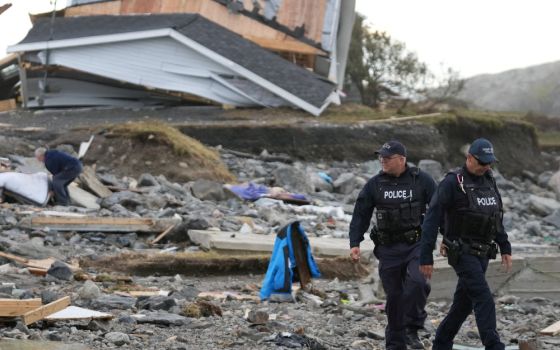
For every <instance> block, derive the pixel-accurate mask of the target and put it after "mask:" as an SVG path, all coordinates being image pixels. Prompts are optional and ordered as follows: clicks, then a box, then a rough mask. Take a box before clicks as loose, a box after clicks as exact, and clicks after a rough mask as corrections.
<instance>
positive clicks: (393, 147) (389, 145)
mask: <svg viewBox="0 0 560 350" xmlns="http://www.w3.org/2000/svg"><path fill="white" fill-rule="evenodd" d="M375 154H378V155H380V156H381V157H390V156H392V155H393V154H399V155H401V156H403V157H406V147H404V145H403V144H402V143H400V142H399V141H389V142H385V143H384V144H383V146H381V148H380V149H378V150H377V151H375Z"/></svg>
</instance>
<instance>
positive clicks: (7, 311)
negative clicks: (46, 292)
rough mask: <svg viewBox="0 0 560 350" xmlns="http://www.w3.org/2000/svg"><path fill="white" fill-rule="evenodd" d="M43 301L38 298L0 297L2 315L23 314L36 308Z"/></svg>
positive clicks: (0, 313) (0, 312)
mask: <svg viewBox="0 0 560 350" xmlns="http://www.w3.org/2000/svg"><path fill="white" fill-rule="evenodd" d="M42 304H43V303H42V302H41V299H40V298H37V299H23V300H21V299H0V316H1V317H13V316H21V315H23V314H25V313H27V312H29V311H32V310H35V309H37V308H38V307H40V306H41V305H42Z"/></svg>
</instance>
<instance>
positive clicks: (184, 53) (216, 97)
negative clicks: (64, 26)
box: [40, 38, 262, 106]
mask: <svg viewBox="0 0 560 350" xmlns="http://www.w3.org/2000/svg"><path fill="white" fill-rule="evenodd" d="M40 56H41V58H42V60H43V61H44V52H43V53H41V55H40ZM49 63H50V64H56V65H61V66H66V67H70V68H73V69H77V70H80V71H84V72H88V73H91V74H95V75H99V76H103V77H107V78H111V79H115V80H120V81H124V82H128V83H132V84H137V85H142V86H146V87H149V88H157V89H162V90H170V91H180V92H184V93H189V94H192V95H196V96H200V97H203V98H207V99H209V100H213V101H216V102H218V103H223V104H232V105H236V106H254V105H262V103H259V102H257V101H256V100H255V99H254V98H251V97H249V96H248V95H246V94H244V93H243V92H242V91H240V90H238V89H232V87H231V86H228V85H227V84H226V85H224V84H223V83H221V82H220V81H217V80H216V79H213V78H212V77H213V76H215V75H228V76H236V77H238V78H239V79H243V78H242V77H240V76H239V75H238V74H237V73H235V72H233V71H232V70H230V69H228V68H227V67H223V66H221V65H219V64H217V63H216V62H214V61H211V60H209V59H207V58H206V57H204V56H202V55H200V54H198V53H197V52H195V51H193V50H191V49H189V48H187V47H185V46H184V45H182V44H180V43H178V42H177V41H175V40H173V39H171V38H154V39H146V40H134V41H129V42H121V43H108V44H99V45H89V46H82V47H70V48H60V49H53V50H50V51H49Z"/></svg>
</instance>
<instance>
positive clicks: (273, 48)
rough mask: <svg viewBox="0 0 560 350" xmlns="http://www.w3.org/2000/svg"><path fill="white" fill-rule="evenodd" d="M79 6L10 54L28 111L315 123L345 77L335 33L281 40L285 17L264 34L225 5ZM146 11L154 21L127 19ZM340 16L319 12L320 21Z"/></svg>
mask: <svg viewBox="0 0 560 350" xmlns="http://www.w3.org/2000/svg"><path fill="white" fill-rule="evenodd" d="M319 1H322V2H323V3H324V4H331V6H332V5H333V4H338V5H340V1H341V0H311V2H319ZM84 2H85V3H87V4H85V5H81V6H74V7H70V8H67V9H65V13H64V14H63V15H64V17H54V19H53V18H48V17H46V16H45V17H39V18H37V19H36V20H35V23H34V26H33V28H32V29H31V30H30V32H29V33H28V35H27V36H26V37H25V38H24V39H23V40H22V41H21V42H20V43H18V44H16V45H14V46H11V47H9V48H8V51H9V52H14V53H18V54H19V55H20V78H21V81H22V93H21V95H22V101H23V105H24V106H25V107H30V108H34V107H60V106H134V105H147V104H162V103H173V102H179V101H180V102H185V101H195V102H206V103H214V104H222V105H232V106H238V107H249V106H264V107H278V106H291V107H296V108H301V109H303V110H305V111H307V112H309V113H311V114H313V115H319V114H320V113H321V112H322V111H323V110H324V109H325V108H326V107H327V106H328V105H329V104H330V103H339V92H338V88H339V87H340V86H341V83H342V82H341V81H340V79H342V78H341V77H343V72H344V69H343V67H342V68H340V66H341V65H340V64H339V63H338V62H339V61H337V60H336V59H335V60H333V57H336V56H337V52H342V51H345V50H344V49H341V50H336V49H335V47H336V44H337V43H336V40H335V38H336V35H333V34H332V33H329V34H328V35H326V36H325V35H319V34H320V33H319V32H318V31H317V30H316V29H315V30H314V31H313V33H315V34H314V35H315V38H316V39H317V38H322V39H324V40H325V43H324V45H322V44H319V43H317V42H314V41H313V40H311V39H310V38H307V37H305V36H302V37H301V38H299V39H295V38H294V37H293V36H290V35H288V34H286V33H282V32H281V31H280V30H284V31H288V32H289V31H290V30H291V29H290V26H289V25H292V27H293V23H292V24H290V23H288V22H289V21H288V22H286V19H289V18H290V17H289V16H284V17H285V18H286V19H284V21H285V22H286V23H283V22H277V21H276V17H274V18H273V21H272V23H273V25H265V24H263V23H261V22H263V21H262V18H261V17H262V16H260V15H258V14H257V12H256V11H252V12H250V13H246V14H245V15H239V14H231V13H230V12H231V11H230V10H229V9H228V8H229V7H230V5H231V4H228V7H226V6H224V4H223V3H224V2H225V3H227V1H223V0H220V1H216V0H189V1H179V2H176V1H175V2H172V1H169V0H158V1H154V2H149V3H147V2H137V1H134V0H114V1H102V2H98V1H97V2H95V1H93V2H95V3H92V1H84ZM232 3H233V2H232ZM254 3H255V4H256V2H254ZM148 4H151V5H150V6H151V7H150V6H148ZM154 4H156V5H158V4H159V5H158V6H159V7H158V8H156V7H155V5H154ZM166 4H167V5H166ZM172 4H174V7H173V6H171V5H172ZM177 4H188V6H187V5H185V6H183V8H181V9H182V10H188V8H187V7H189V6H190V7H191V8H192V9H191V10H193V11H194V12H195V13H174V14H165V12H166V11H169V10H177V8H176V7H177ZM96 6H97V7H96ZM100 6H102V7H100ZM107 6H110V7H107ZM117 6H118V7H117ZM142 6H143V7H146V6H148V7H150V8H146V9H144V10H146V11H155V12H160V13H159V14H154V13H142V14H131V13H134V11H135V10H142ZM166 6H167V7H166ZM170 6H171V7H170ZM193 6H194V7H193ZM196 6H198V7H196ZM353 6H354V5H353V2H352V6H351V9H352V11H353ZM195 7H196V8H195ZM103 9H105V10H103ZM107 9H108V10H107ZM165 9H167V10H165ZM181 9H180V10H181ZM240 9H241V11H245V12H247V11H246V10H243V7H242V6H241V7H240ZM339 10H340V9H331V10H329V11H326V8H325V9H324V13H331V14H336V13H338V12H336V11H339ZM221 11H226V13H225V14H224V13H222V12H221ZM237 11H238V12H239V11H240V10H239V9H237ZM115 12H116V13H117V14H116V15H102V14H100V13H115ZM83 13H94V14H96V15H87V16H81V14H83ZM278 14H280V13H276V15H278ZM232 16H233V17H232ZM206 17H210V18H212V17H214V18H213V19H214V20H213V21H211V20H209V19H207V18H206ZM253 17H255V18H253ZM330 17H333V16H330ZM330 17H329V18H330ZM334 17H336V16H334ZM258 19H259V20H260V21H258ZM352 20H353V17H352ZM247 21H249V22H247ZM330 21H331V22H332V21H334V22H336V23H335V24H336V25H335V24H333V23H334V22H333V23H329V24H326V23H323V26H325V25H327V26H328V27H329V28H334V29H336V28H337V26H338V23H339V21H338V17H337V18H330ZM264 22H266V21H264ZM218 23H220V24H224V25H225V26H222V25H220V24H218ZM303 27H304V26H303ZM347 27H348V23H347V24H346V25H345V27H344V28H346V30H347V29H348V28H347ZM251 29H252V30H253V32H251V31H250V30H251ZM261 29H262V30H261ZM295 30H296V31H297V30H298V28H295ZM300 31H302V32H303V33H307V31H305V30H303V29H302V30H300ZM323 34H324V33H323ZM267 36H269V38H267ZM346 36H347V35H346ZM323 47H329V50H330V51H326V50H324V49H323ZM345 52H346V53H347V48H346V51H345ZM338 56H341V55H340V54H338ZM344 60H345V58H344ZM325 62H329V64H327V65H325V64H324V63H325ZM333 62H334V63H333ZM331 63H333V64H331ZM344 65H345V63H344ZM318 73H321V74H318Z"/></svg>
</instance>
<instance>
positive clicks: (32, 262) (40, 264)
mask: <svg viewBox="0 0 560 350" xmlns="http://www.w3.org/2000/svg"><path fill="white" fill-rule="evenodd" d="M0 257H2V258H6V259H10V260H12V261H15V262H17V263H19V264H21V265H25V266H26V267H28V268H31V269H40V270H48V269H49V268H50V267H51V265H52V264H53V263H54V262H55V261H56V259H55V258H46V259H27V258H23V257H21V256H17V255H14V254H10V253H4V252H0Z"/></svg>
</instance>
